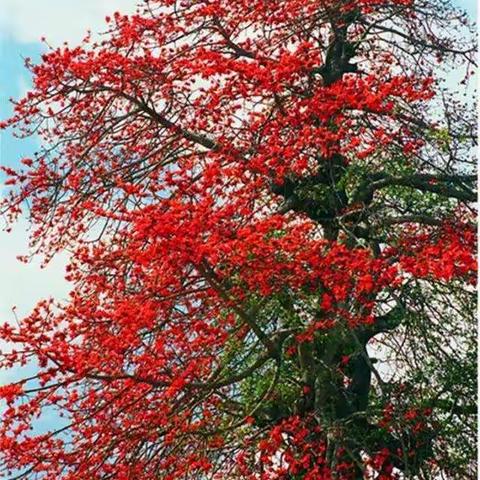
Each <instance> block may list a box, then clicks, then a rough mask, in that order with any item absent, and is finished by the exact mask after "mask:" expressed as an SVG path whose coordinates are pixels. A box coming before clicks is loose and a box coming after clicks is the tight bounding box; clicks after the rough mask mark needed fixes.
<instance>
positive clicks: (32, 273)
mask: <svg viewBox="0 0 480 480" xmlns="http://www.w3.org/2000/svg"><path fill="white" fill-rule="evenodd" d="M1 3H2V5H1V11H0V118H2V119H4V118H6V117H8V116H9V114H10V113H11V105H10V103H9V102H8V99H9V98H10V97H12V98H19V97H21V96H22V94H23V93H25V92H26V91H27V90H28V88H29V84H30V78H29V74H28V72H27V71H26V70H25V68H24V60H23V59H24V58H25V57H31V58H33V59H37V58H39V55H40V54H41V52H42V51H43V50H44V46H43V45H42V43H41V42H40V38H41V37H42V36H46V37H47V40H48V41H49V42H50V43H51V44H52V45H58V44H60V43H62V42H63V41H69V42H70V43H72V44H75V43H76V42H78V41H80V40H81V38H82V36H83V34H84V33H85V32H86V30H87V29H88V28H91V29H92V30H93V31H94V32H95V31H97V32H98V31H101V29H102V27H103V20H104V17H105V16H106V15H107V14H111V13H113V12H114V11H115V10H120V11H122V12H128V11H132V10H133V8H134V5H135V3H136V2H135V0H82V1H80V2H79V1H78V0H1ZM460 6H461V7H462V8H464V9H465V10H466V11H467V12H468V13H469V14H470V16H471V17H472V18H475V17H476V15H477V4H476V0H464V1H462V2H461V3H460ZM37 147H38V144H37V143H36V141H35V139H27V140H22V141H19V140H18V139H15V138H14V137H13V136H12V135H11V134H9V133H8V132H7V133H5V132H4V133H2V134H1V137H0V162H1V164H3V165H11V166H15V165H17V164H18V161H19V159H21V158H22V157H25V156H30V155H31V154H32V153H33V152H34V151H35V149H36V148H37ZM0 188H1V185H0ZM0 192H1V190H0ZM27 248H28V232H27V226H26V222H24V221H20V222H19V224H18V225H17V227H16V228H15V229H14V231H13V233H11V234H6V233H5V232H1V231H0V262H1V265H2V267H3V275H2V276H1V277H0V323H3V322H4V321H12V320H13V319H14V314H13V312H12V307H13V306H16V312H17V315H18V316H20V317H22V316H24V315H26V314H28V312H29V311H30V310H31V309H32V308H33V306H34V305H35V303H36V302H37V301H38V300H40V299H41V298H45V297H49V296H53V297H55V298H57V299H61V298H64V297H65V296H66V294H67V292H68V285H67V284H66V282H65V281H64V279H63V276H64V273H63V269H64V265H65V262H66V258H65V256H63V257H62V256H59V257H58V258H56V259H54V260H53V261H52V262H51V264H49V265H48V266H47V267H46V268H44V269H42V268H41V267H40V261H39V260H38V259H37V260H33V261H32V263H30V264H27V265H25V264H22V263H20V262H18V261H17V260H16V256H17V255H21V254H25V253H26V251H27ZM1 346H2V345H1V341H0V348H1ZM18 374H19V372H18V371H17V372H0V383H5V382H8V381H10V380H13V379H14V378H15V377H17V376H18ZM52 418H53V417H52ZM48 422H49V421H48V419H45V420H44V422H43V423H44V425H43V426H44V427H46V426H48ZM50 423H51V422H50Z"/></svg>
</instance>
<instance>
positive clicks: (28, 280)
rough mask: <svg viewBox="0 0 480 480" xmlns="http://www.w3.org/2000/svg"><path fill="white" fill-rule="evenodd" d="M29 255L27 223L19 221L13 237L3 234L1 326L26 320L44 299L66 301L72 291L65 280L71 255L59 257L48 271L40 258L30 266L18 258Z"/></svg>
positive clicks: (0, 253)
mask: <svg viewBox="0 0 480 480" xmlns="http://www.w3.org/2000/svg"><path fill="white" fill-rule="evenodd" d="M27 252H28V232H27V224H26V222H25V221H22V220H21V221H19V223H18V224H16V225H15V226H14V229H13V231H12V233H6V232H4V231H2V232H0V265H2V275H0V292H1V296H0V323H3V322H5V321H7V322H12V321H13V320H14V313H13V311H12V307H16V311H15V313H16V315H17V316H18V317H19V318H22V317H24V316H25V315H27V314H28V313H30V311H31V310H32V308H33V307H34V306H35V304H36V303H37V302H38V301H39V300H42V299H44V298H48V297H54V298H55V299H57V300H62V299H64V298H66V297H67V294H68V291H69V290H70V289H71V285H69V284H68V283H67V282H66V281H65V279H64V276H65V270H64V269H65V265H66V263H67V255H66V254H60V255H57V256H56V257H55V258H54V259H53V260H52V262H51V263H50V264H49V265H47V267H45V268H41V260H40V258H35V259H33V261H32V262H30V263H27V264H25V263H21V262H20V261H19V260H17V258H16V257H17V255H24V254H26V253H27Z"/></svg>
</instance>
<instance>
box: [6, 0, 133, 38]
mask: <svg viewBox="0 0 480 480" xmlns="http://www.w3.org/2000/svg"><path fill="white" fill-rule="evenodd" d="M0 3H1V5H0V29H1V31H2V32H4V34H6V35H11V36H13V38H14V39H15V40H17V41H18V42H21V43H31V42H38V41H39V40H40V38H41V37H43V36H44V37H46V39H47V41H48V42H49V43H50V44H51V45H52V46H58V45H61V44H62V43H63V42H65V41H68V42H70V43H73V44H75V43H78V42H79V41H81V40H82V38H83V37H84V36H85V34H86V32H87V30H89V29H90V30H91V31H92V32H93V33H98V32H101V31H103V30H104V29H105V16H106V15H109V14H112V13H113V12H115V11H120V12H122V13H132V12H133V11H134V10H135V5H136V4H137V3H138V0H81V1H78V0H0Z"/></svg>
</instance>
